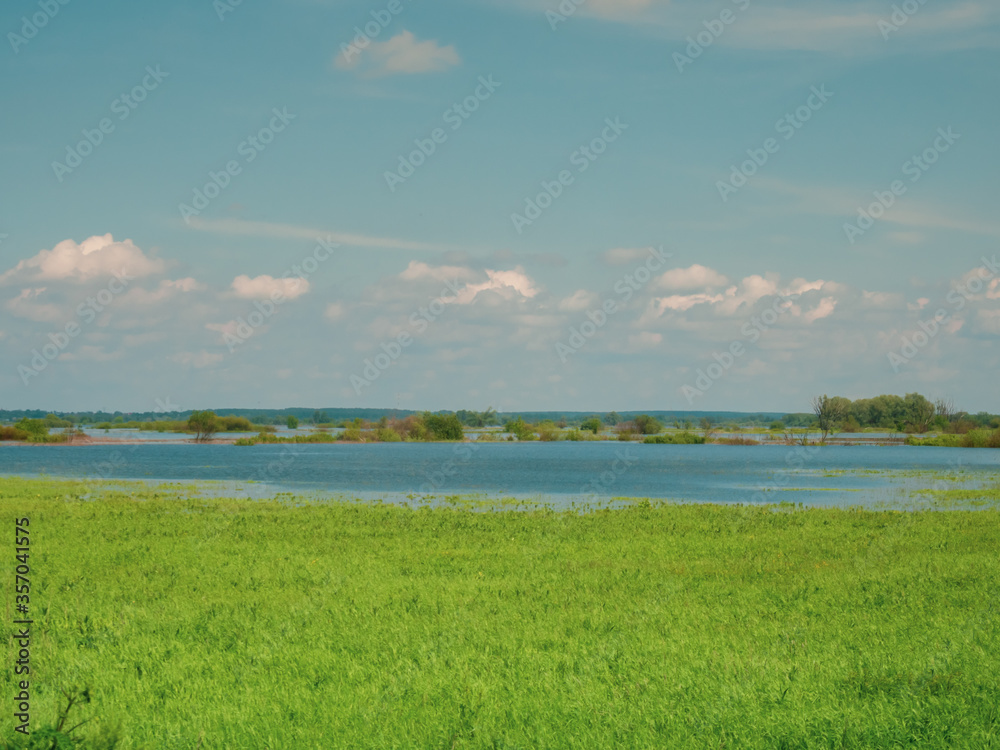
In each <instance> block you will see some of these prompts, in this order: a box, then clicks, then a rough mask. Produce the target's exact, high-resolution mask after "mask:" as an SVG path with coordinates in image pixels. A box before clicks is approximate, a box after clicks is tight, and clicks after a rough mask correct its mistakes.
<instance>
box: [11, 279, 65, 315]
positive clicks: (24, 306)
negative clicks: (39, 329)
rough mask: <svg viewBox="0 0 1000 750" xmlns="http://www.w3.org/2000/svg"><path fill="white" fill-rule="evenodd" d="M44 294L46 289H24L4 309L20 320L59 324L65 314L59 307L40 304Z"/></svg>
mask: <svg viewBox="0 0 1000 750" xmlns="http://www.w3.org/2000/svg"><path fill="white" fill-rule="evenodd" d="M44 293H45V287H41V288H38V289H22V290H21V293H20V294H18V295H17V296H16V297H14V298H13V299H11V300H7V302H6V304H5V305H4V308H5V309H6V310H7V311H9V312H10V313H12V314H13V315H15V316H17V317H19V318H25V319H27V320H34V321H36V322H48V323H54V322H58V321H59V320H60V319H61V318H64V317H65V313H64V312H63V311H62V309H61V308H60V307H59V306H58V305H53V304H46V303H44V302H40V301H39V300H38V298H39V297H40V296H41V295H42V294H44Z"/></svg>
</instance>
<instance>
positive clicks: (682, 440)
mask: <svg viewBox="0 0 1000 750" xmlns="http://www.w3.org/2000/svg"><path fill="white" fill-rule="evenodd" d="M618 439H619V440H621V437H619V438H618ZM642 442H644V443H646V444H648V445H703V444H704V442H705V438H704V437H702V436H701V435H692V434H691V433H690V432H680V433H677V432H675V433H673V434H671V435H651V436H650V437H648V438H646V439H645V440H643V441H642Z"/></svg>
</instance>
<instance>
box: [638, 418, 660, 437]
mask: <svg viewBox="0 0 1000 750" xmlns="http://www.w3.org/2000/svg"><path fill="white" fill-rule="evenodd" d="M634 422H635V426H636V429H637V430H638V432H639V433H641V434H643V435H657V434H659V433H661V432H663V425H662V424H660V420H658V419H657V418H656V417H651V416H649V415H648V414H640V415H639V416H638V417H636V418H635V420H634Z"/></svg>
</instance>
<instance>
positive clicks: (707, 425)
mask: <svg viewBox="0 0 1000 750" xmlns="http://www.w3.org/2000/svg"><path fill="white" fill-rule="evenodd" d="M698 424H699V426H700V427H701V431H702V433H704V435H705V440H708V439H709V438H710V437H712V434H713V433H714V432H715V430H716V426H715V425H714V424H712V420H711V418H710V417H702V418H701V421H700V422H699V423H698Z"/></svg>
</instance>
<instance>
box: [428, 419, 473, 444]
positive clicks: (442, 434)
mask: <svg viewBox="0 0 1000 750" xmlns="http://www.w3.org/2000/svg"><path fill="white" fill-rule="evenodd" d="M423 418H424V424H425V425H427V430H428V431H429V432H430V434H431V436H432V437H433V438H434V439H435V440H462V439H463V438H464V437H465V432H464V431H463V430H462V423H461V422H460V421H459V420H458V417H456V416H455V415H454V414H430V413H426V414H424V415H423Z"/></svg>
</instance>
